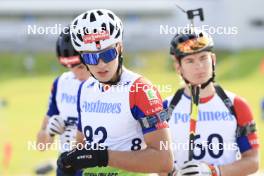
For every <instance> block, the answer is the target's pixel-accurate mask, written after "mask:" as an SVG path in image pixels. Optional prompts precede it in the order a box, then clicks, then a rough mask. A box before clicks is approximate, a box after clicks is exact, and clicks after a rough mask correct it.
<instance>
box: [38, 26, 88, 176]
mask: <svg viewBox="0 0 264 176" xmlns="http://www.w3.org/2000/svg"><path fill="white" fill-rule="evenodd" d="M56 52H57V57H58V60H59V62H60V63H61V64H62V65H63V66H65V67H67V68H68V69H69V71H68V72H65V73H63V74H62V75H60V76H59V77H58V78H56V79H55V81H54V82H53V85H52V90H51V95H50V100H49V109H48V111H47V114H46V116H45V117H44V120H43V122H42V125H41V129H40V131H39V132H38V135H37V145H39V144H47V146H49V145H50V144H51V143H53V141H54V136H55V135H59V137H60V145H59V147H60V148H59V149H60V151H59V152H60V153H63V152H66V151H69V150H70V149H71V146H70V145H71V143H73V142H74V141H75V140H76V139H75V138H76V132H77V125H76V124H77V121H78V113H77V92H78V88H79V85H80V84H81V82H82V81H84V80H87V79H88V78H89V76H90V73H89V72H88V70H87V68H86V66H85V65H84V64H82V63H81V61H80V55H79V53H78V52H76V51H75V50H74V48H73V46H72V44H71V39H70V33H69V27H68V28H67V30H65V31H64V32H62V33H61V34H60V36H59V38H58V39H57V43H56ZM43 149H45V150H46V149H48V147H47V148H43ZM61 175H63V174H62V172H61V171H60V170H59V169H57V176H61ZM73 175H74V174H73ZM76 175H78V174H77V173H76Z"/></svg>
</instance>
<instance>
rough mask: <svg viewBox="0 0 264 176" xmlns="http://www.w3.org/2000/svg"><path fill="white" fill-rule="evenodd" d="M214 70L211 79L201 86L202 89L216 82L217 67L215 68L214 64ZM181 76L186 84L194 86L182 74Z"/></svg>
mask: <svg viewBox="0 0 264 176" xmlns="http://www.w3.org/2000/svg"><path fill="white" fill-rule="evenodd" d="M212 70H213V73H212V76H211V78H209V79H208V80H207V81H206V82H204V83H202V84H201V89H204V88H205V87H206V86H208V85H209V84H210V82H215V80H214V79H215V66H214V64H212ZM181 76H182V78H183V80H184V81H185V83H186V84H190V85H192V84H191V83H190V81H189V80H188V79H186V78H185V77H184V76H183V75H182V74H181Z"/></svg>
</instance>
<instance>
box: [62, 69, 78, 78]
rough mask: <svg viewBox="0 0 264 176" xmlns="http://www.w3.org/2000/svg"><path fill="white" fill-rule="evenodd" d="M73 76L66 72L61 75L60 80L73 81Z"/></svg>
mask: <svg viewBox="0 0 264 176" xmlns="http://www.w3.org/2000/svg"><path fill="white" fill-rule="evenodd" d="M74 77H75V76H74V74H73V72H71V71H67V72H64V73H62V74H61V76H60V79H73V78H74Z"/></svg>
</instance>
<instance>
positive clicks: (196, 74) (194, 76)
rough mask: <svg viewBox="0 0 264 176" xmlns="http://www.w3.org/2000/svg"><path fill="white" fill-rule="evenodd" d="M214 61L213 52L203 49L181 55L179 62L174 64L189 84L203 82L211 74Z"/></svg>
mask: <svg viewBox="0 0 264 176" xmlns="http://www.w3.org/2000/svg"><path fill="white" fill-rule="evenodd" d="M215 61H216V59H215V55H214V54H213V53H211V52H207V51H203V52H200V53H196V54H192V55H189V56H185V57H183V58H182V59H181V64H179V63H178V64H176V69H177V70H178V71H179V73H180V74H182V76H183V77H184V78H186V79H187V80H188V81H190V82H191V84H195V85H198V84H202V83H205V82H206V81H207V80H208V79H209V78H210V77H211V76H212V72H213V69H212V64H214V63H215Z"/></svg>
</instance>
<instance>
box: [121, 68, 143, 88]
mask: <svg viewBox="0 0 264 176" xmlns="http://www.w3.org/2000/svg"><path fill="white" fill-rule="evenodd" d="M139 77H142V76H141V75H139V74H137V73H135V72H133V71H131V70H128V69H126V68H123V73H122V75H121V80H120V82H121V84H124V83H125V84H126V85H127V83H130V84H133V82H134V81H135V80H136V79H138V78H139Z"/></svg>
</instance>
